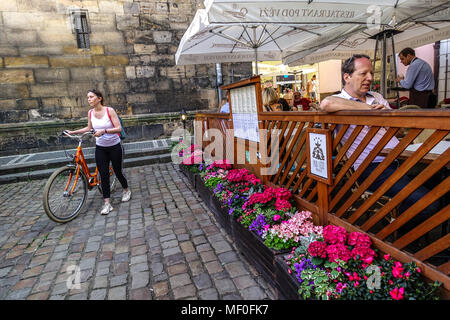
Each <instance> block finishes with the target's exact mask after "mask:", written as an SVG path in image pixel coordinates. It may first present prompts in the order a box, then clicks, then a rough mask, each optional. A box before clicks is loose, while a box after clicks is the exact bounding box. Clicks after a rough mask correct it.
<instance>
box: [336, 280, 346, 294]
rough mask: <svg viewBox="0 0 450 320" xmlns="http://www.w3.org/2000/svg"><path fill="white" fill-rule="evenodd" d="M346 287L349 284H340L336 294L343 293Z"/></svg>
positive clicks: (337, 286)
mask: <svg viewBox="0 0 450 320" xmlns="http://www.w3.org/2000/svg"><path fill="white" fill-rule="evenodd" d="M346 287H347V284H343V283H342V282H339V283H338V284H337V285H336V292H338V293H341V292H342V290H343V289H344V288H346Z"/></svg>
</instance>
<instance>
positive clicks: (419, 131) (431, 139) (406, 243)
mask: <svg viewBox="0 0 450 320" xmlns="http://www.w3.org/2000/svg"><path fill="white" fill-rule="evenodd" d="M258 117H259V119H260V121H261V127H260V128H262V129H266V130H268V131H269V132H271V131H273V130H279V131H278V133H279V137H280V139H279V150H277V151H278V162H279V165H278V166H277V167H276V168H275V171H274V174H272V175H270V176H264V177H263V180H264V181H265V182H266V183H267V184H273V185H277V186H282V187H285V188H288V189H289V190H291V192H292V193H293V194H294V195H295V200H296V202H297V206H298V207H299V208H305V209H307V210H310V211H311V212H313V214H314V215H315V221H316V222H317V223H320V224H321V225H326V224H330V223H331V224H334V225H341V226H343V227H345V228H346V229H347V230H348V231H360V232H366V233H368V234H369V235H370V236H371V238H372V240H373V241H374V244H375V246H376V247H377V248H378V249H380V251H381V252H384V253H389V254H391V255H392V256H393V257H394V258H396V259H398V260H400V261H403V262H410V261H415V262H416V263H417V264H418V265H419V266H420V267H421V268H422V269H423V271H424V275H425V276H426V277H427V278H429V279H431V280H438V281H440V282H442V283H443V287H444V288H445V289H446V290H450V280H449V277H448V275H449V273H450V262H449V250H450V249H449V247H450V235H449V233H448V221H449V218H450V207H449V204H448V198H449V195H450V194H449V193H450V192H449V190H450V188H449V186H450V178H449V176H448V173H449V161H450V149H447V150H445V151H442V152H441V153H440V154H435V153H429V152H430V151H432V149H433V148H435V147H436V146H439V145H441V144H442V143H445V141H446V139H448V138H449V137H450V135H449V133H450V110H402V111H392V110H391V111H362V112H361V111H359V112H357V111H340V112H337V113H323V112H271V113H266V112H263V113H259V114H258ZM200 122H201V123H202V124H203V125H202V129H201V130H200V126H199V125H198V124H199V123H200ZM196 123H197V125H196V128H197V132H196V139H197V141H201V137H202V136H203V135H204V133H205V130H206V129H211V128H216V129H219V130H220V131H221V132H223V133H224V137H226V129H228V128H230V127H231V119H230V118H229V116H228V115H226V114H197V115H196ZM307 127H311V128H313V127H320V128H324V129H329V130H330V131H331V132H332V133H333V139H332V151H333V161H332V167H333V183H332V185H327V184H325V183H323V182H320V181H316V180H314V179H312V178H311V177H310V176H309V175H308V174H307V170H306V168H307V153H306V133H305V128H307ZM352 128H353V131H352V132H351V134H350V130H352ZM347 131H349V132H348V133H347ZM361 132H363V133H364V136H360V137H359V140H360V141H359V142H358V147H356V149H355V150H353V153H350V152H349V149H350V150H352V148H354V146H352V145H353V143H354V142H355V139H357V137H358V135H359V134H360V133H361ZM200 133H201V135H200ZM375 135H377V136H378V138H379V142H378V143H377V144H376V145H374V146H373V149H372V151H371V152H370V153H368V154H367V155H366V158H365V160H364V161H362V162H361V161H358V160H357V159H358V157H359V156H360V154H361V153H362V152H364V150H365V149H366V146H367V145H368V144H369V143H370V142H371V139H372V138H373V137H374V136H375ZM396 136H397V137H398V141H399V142H398V144H397V145H396V146H395V147H394V148H392V149H386V146H387V144H388V142H389V141H390V140H391V139H392V138H394V139H395V137H396ZM204 140H205V139H203V147H207V145H208V144H209V143H210V142H209V141H204ZM232 140H234V139H233V138H232V135H231V136H230V132H228V137H226V138H224V143H223V146H224V147H223V148H224V149H223V154H225V155H226V154H227V153H226V152H227V148H228V149H230V148H235V147H236V142H235V141H232ZM417 143H422V144H421V145H420V146H418V145H416V147H418V148H417V149H416V150H412V151H408V150H409V148H410V145H411V144H417ZM269 144H270V139H269V142H268V143H266V146H265V147H266V148H267V149H266V150H267V151H268V156H269V157H270V156H273V152H274V150H270V148H271V147H270V145H269ZM262 147H264V146H262V145H261V146H258V150H261V148H262ZM406 148H408V150H406ZM228 151H229V150H228ZM433 152H434V151H433ZM377 157H384V160H382V158H377ZM376 158H377V159H376ZM374 159H376V161H380V160H382V161H381V162H380V163H379V165H378V166H377V167H376V168H374V169H373V171H372V172H370V173H369V174H368V176H367V177H365V178H364V179H362V177H361V175H362V173H363V171H364V170H365V169H366V168H367V167H368V166H369V165H371V163H372V161H373V160H374ZM229 160H232V159H229ZM355 163H357V164H359V166H357V165H355ZM390 165H395V166H398V167H397V168H396V170H394V172H393V173H392V174H391V175H390V177H389V178H388V179H386V180H385V181H384V183H382V184H381V185H380V186H379V187H378V188H377V189H375V190H373V189H371V190H369V187H370V186H371V184H372V183H373V181H375V179H376V178H377V177H378V176H380V174H381V173H382V172H383V171H384V169H385V168H387V167H389V166H390ZM355 167H356V169H355ZM403 177H408V179H409V180H410V182H409V183H408V184H406V185H405V186H404V188H402V189H401V190H399V191H398V192H396V193H394V194H390V196H386V195H385V193H386V192H387V191H388V190H389V189H391V187H392V186H394V185H395V184H396V183H397V182H398V181H399V180H400V179H403ZM419 188H420V189H421V191H422V193H424V194H425V195H424V197H422V198H421V199H420V200H417V201H414V203H413V204H412V205H411V206H410V207H409V208H407V209H405V208H403V210H401V209H402V203H404V202H405V200H406V199H408V198H409V197H410V196H411V194H413V193H414V192H415V191H416V190H418V189H419ZM422 188H426V189H422ZM424 190H426V192H424ZM429 205H432V207H433V208H432V209H433V210H430V211H432V213H430V215H429V216H427V217H425V218H423V219H422V220H420V221H418V222H415V219H416V218H415V217H419V214H420V213H421V212H424V209H425V208H427V207H428V206H429ZM401 211H403V212H401ZM400 212H401V213H400ZM433 213H434V214H433ZM408 222H410V223H409V224H408ZM413 223H415V224H414V225H412V226H410V225H411V224H413ZM407 227H409V228H410V229H406V230H405V228H407ZM411 228H412V229H411Z"/></svg>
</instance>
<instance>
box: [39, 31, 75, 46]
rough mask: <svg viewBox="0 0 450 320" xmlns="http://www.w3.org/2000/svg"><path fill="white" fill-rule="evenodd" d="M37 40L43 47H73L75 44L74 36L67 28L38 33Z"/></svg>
mask: <svg viewBox="0 0 450 320" xmlns="http://www.w3.org/2000/svg"><path fill="white" fill-rule="evenodd" d="M38 37H39V39H40V41H41V42H42V43H43V45H46V46H47V45H48V46H57V45H61V46H64V45H73V44H74V43H76V38H75V35H74V34H72V31H71V30H68V28H67V27H63V28H58V29H46V30H40V31H39V36H38Z"/></svg>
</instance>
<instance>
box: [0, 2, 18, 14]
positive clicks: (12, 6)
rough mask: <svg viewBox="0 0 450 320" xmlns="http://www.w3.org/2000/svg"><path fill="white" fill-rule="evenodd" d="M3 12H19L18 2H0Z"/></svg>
mask: <svg viewBox="0 0 450 320" xmlns="http://www.w3.org/2000/svg"><path fill="white" fill-rule="evenodd" d="M1 11H11V12H17V2H16V1H0V12H1Z"/></svg>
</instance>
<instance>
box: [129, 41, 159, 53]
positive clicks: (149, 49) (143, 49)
mask: <svg viewBox="0 0 450 320" xmlns="http://www.w3.org/2000/svg"><path fill="white" fill-rule="evenodd" d="M155 52H156V45H154V44H141V43H138V44H135V45H134V53H136V54H151V53H155Z"/></svg>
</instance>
